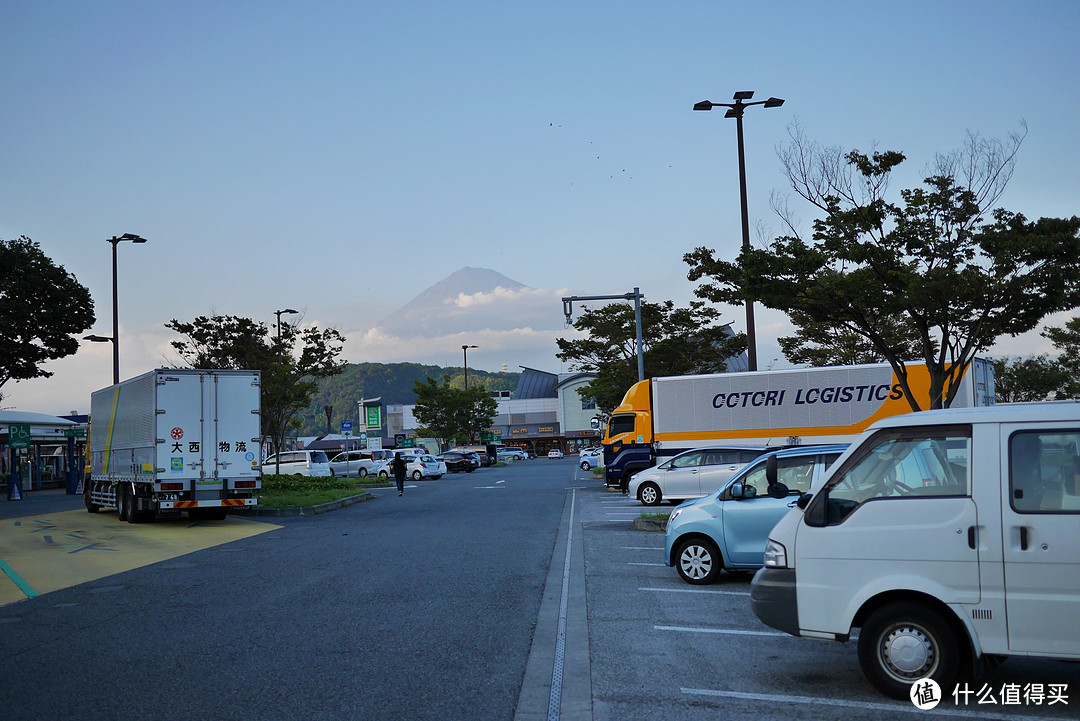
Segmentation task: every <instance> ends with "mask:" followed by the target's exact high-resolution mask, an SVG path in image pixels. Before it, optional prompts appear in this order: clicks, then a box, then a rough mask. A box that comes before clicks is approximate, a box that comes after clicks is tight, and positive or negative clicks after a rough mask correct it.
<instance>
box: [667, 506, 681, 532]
mask: <svg viewBox="0 0 1080 721" xmlns="http://www.w3.org/2000/svg"><path fill="white" fill-rule="evenodd" d="M682 512H683V509H682V508H676V509H675V510H674V511H672V513H671V515H670V516H668V519H667V522H668V528H670V527H671V524H672V523H674V522H675V519H676V518H678V517H679V516H680V515H682Z"/></svg>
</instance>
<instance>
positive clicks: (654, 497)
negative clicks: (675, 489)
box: [638, 483, 664, 506]
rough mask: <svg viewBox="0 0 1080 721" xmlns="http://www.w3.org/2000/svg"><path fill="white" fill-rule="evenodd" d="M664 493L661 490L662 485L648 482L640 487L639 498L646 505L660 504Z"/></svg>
mask: <svg viewBox="0 0 1080 721" xmlns="http://www.w3.org/2000/svg"><path fill="white" fill-rule="evenodd" d="M663 496H664V494H662V493H661V492H660V486H658V485H656V484H655V483H646V484H643V485H642V486H641V488H639V489H638V499H639V500H640V501H641V502H642V503H644V504H645V505H646V506H659V505H660V501H661V500H662V499H663Z"/></svg>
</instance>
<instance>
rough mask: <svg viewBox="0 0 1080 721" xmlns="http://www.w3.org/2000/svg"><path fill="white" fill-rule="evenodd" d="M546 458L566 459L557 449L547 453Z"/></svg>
mask: <svg viewBox="0 0 1080 721" xmlns="http://www.w3.org/2000/svg"><path fill="white" fill-rule="evenodd" d="M548 458H566V456H565V455H563V452H562V451H560V450H559V449H558V448H552V449H551V450H550V451H548Z"/></svg>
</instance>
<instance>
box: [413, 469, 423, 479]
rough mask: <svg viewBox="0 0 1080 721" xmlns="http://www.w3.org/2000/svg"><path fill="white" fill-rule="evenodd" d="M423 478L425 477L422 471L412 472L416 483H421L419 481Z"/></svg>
mask: <svg viewBox="0 0 1080 721" xmlns="http://www.w3.org/2000/svg"><path fill="white" fill-rule="evenodd" d="M423 477H424V474H423V473H421V472H420V471H413V472H412V479H413V480H414V481H419V480H421V479H423Z"/></svg>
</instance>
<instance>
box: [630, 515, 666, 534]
mask: <svg viewBox="0 0 1080 721" xmlns="http://www.w3.org/2000/svg"><path fill="white" fill-rule="evenodd" d="M634 530H635V531H654V532H656V531H659V532H660V533H663V532H665V531H667V521H657V520H655V519H652V518H635V519H634Z"/></svg>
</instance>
